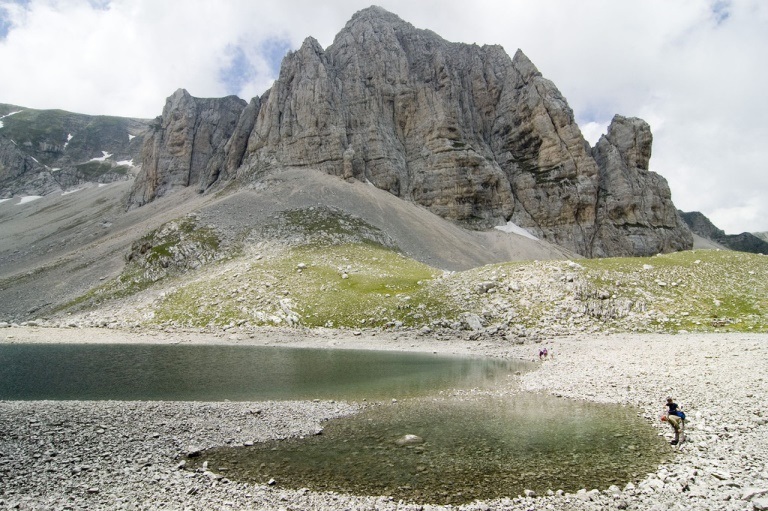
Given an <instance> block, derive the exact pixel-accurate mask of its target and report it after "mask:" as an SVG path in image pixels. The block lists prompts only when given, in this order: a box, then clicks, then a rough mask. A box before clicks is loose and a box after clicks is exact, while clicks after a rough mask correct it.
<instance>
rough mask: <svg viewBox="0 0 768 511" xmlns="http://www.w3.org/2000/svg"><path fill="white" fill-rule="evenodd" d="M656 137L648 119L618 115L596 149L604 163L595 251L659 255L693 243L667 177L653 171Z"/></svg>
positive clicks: (601, 173) (599, 254) (600, 160)
mask: <svg viewBox="0 0 768 511" xmlns="http://www.w3.org/2000/svg"><path fill="white" fill-rule="evenodd" d="M652 142H653V137H652V135H651V128H650V126H648V123H646V122H645V121H643V120H642V119H637V118H627V117H622V116H620V115H617V116H615V117H614V118H613V120H612V121H611V124H610V126H609V127H608V133H606V134H605V135H603V136H602V137H600V140H599V141H598V143H597V145H596V146H595V148H594V150H593V154H594V157H595V160H596V162H597V165H598V167H599V168H600V192H599V194H598V219H597V224H598V231H597V238H598V239H599V240H601V241H602V243H601V244H595V245H594V251H593V253H592V254H591V255H593V256H608V255H612V254H613V253H616V252H618V253H622V254H635V255H653V254H656V253H661V252H671V251H675V250H680V249H682V248H686V247H690V246H691V245H692V244H693V235H692V234H691V232H690V231H689V230H688V229H684V228H680V226H681V224H683V221H682V219H681V218H680V216H679V214H678V212H677V209H676V208H675V205H674V204H673V203H672V198H671V194H670V190H669V185H668V184H667V181H666V180H665V179H664V178H663V177H661V176H660V175H659V174H656V173H655V172H651V171H649V167H648V163H649V161H650V159H651V144H652Z"/></svg>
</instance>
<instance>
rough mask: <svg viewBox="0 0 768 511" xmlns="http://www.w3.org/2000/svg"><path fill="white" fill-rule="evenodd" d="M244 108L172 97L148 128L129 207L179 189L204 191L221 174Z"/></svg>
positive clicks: (181, 94) (179, 94) (231, 101)
mask: <svg viewBox="0 0 768 511" xmlns="http://www.w3.org/2000/svg"><path fill="white" fill-rule="evenodd" d="M245 107H246V102H245V101H243V100H242V99H239V98H237V97H235V96H227V97H225V98H220V99H219V98H215V99H201V98H193V97H192V96H190V95H189V93H188V92H187V91H185V90H183V89H179V90H177V91H176V92H175V93H173V95H171V97H169V98H168V101H167V102H166V104H165V108H164V109H163V115H161V116H160V117H158V118H157V119H156V120H155V123H153V124H151V125H150V129H151V131H150V133H149V134H148V135H147V139H146V142H145V143H144V148H143V150H142V155H141V160H142V171H141V173H140V174H139V175H138V176H137V178H136V183H135V184H134V187H133V189H132V190H131V194H130V197H129V198H128V206H129V207H134V206H141V205H143V204H146V203H147V202H150V201H152V200H154V199H155V198H156V197H161V196H163V195H165V194H167V193H169V192H171V191H173V190H174V189H177V188H180V187H187V186H196V187H198V188H200V189H201V190H205V189H206V188H208V187H209V186H210V185H211V184H212V183H213V182H215V181H216V180H217V179H218V177H219V175H220V173H221V167H222V165H223V162H224V160H225V158H224V147H225V145H226V144H227V142H228V141H229V139H230V137H231V136H232V134H233V133H234V131H235V127H236V126H237V124H238V119H239V118H240V114H241V113H242V112H243V110H244V109H245Z"/></svg>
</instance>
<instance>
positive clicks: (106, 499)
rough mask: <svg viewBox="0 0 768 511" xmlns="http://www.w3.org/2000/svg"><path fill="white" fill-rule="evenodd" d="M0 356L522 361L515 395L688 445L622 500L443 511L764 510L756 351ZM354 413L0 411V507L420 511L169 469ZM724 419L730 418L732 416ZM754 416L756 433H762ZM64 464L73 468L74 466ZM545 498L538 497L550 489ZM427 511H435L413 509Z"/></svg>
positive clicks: (549, 343)
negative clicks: (668, 413)
mask: <svg viewBox="0 0 768 511" xmlns="http://www.w3.org/2000/svg"><path fill="white" fill-rule="evenodd" d="M0 342H3V343H46V342H47V343H50V342H55V343H82V342H94V343H168V344H179V343H185V344H186V343H190V344H243V345H262V346H283V347H289V346H294V347H312V348H330V349H379V350H398V351H426V352H434V353H440V354H456V355H478V356H492V357H502V358H511V359H521V360H528V361H530V360H536V361H538V350H539V349H540V348H541V347H544V346H546V347H547V348H548V350H549V352H550V353H551V355H552V356H551V357H549V359H548V360H546V361H543V362H541V363H540V364H539V365H538V366H537V368H536V369H535V370H534V371H532V372H530V373H525V374H523V375H521V376H520V379H521V383H522V385H523V388H524V389H526V390H530V391H534V392H546V393H549V394H553V395H556V396H563V397H567V398H573V399H586V400H590V401H595V402H602V403H616V404H626V405H632V406H636V407H637V408H638V409H640V410H641V411H642V413H643V414H644V417H645V418H646V419H647V420H648V422H649V423H650V424H651V425H652V426H653V427H655V428H657V429H658V432H659V434H663V435H665V436H667V437H671V429H670V428H669V427H668V426H666V425H665V424H662V423H660V422H659V421H658V417H659V414H660V413H661V411H662V407H663V401H664V399H665V398H666V396H667V395H671V396H673V397H674V398H675V399H676V400H677V401H678V402H679V403H680V404H681V406H682V407H683V409H685V410H686V412H687V413H688V414H689V418H690V421H689V427H688V437H689V441H688V442H687V443H686V444H684V445H683V448H682V450H673V448H672V447H671V446H670V451H671V452H673V453H674V459H673V461H672V462H670V463H666V464H664V465H663V466H661V467H660V468H659V470H658V471H657V472H654V473H653V474H650V475H648V477H645V478H643V479H642V480H638V481H635V482H632V483H631V484H628V485H626V486H624V487H621V488H618V487H614V488H611V489H601V491H593V489H592V488H585V489H584V491H581V492H578V493H574V494H561V495H559V494H556V493H555V492H554V491H553V492H552V495H548V496H547V495H544V496H539V497H538V498H534V497H532V496H529V497H526V496H521V497H518V496H516V495H510V496H509V498H505V499H499V500H494V501H489V502H484V503H472V504H466V505H462V506H453V507H452V508H451V509H457V508H458V509H467V510H480V509H494V510H496V509H498V510H502V509H505V510H521V511H522V510H528V509H531V508H532V507H536V508H538V507H541V508H545V507H546V506H548V505H552V506H554V508H555V509H563V510H593V509H594V510H597V509H605V508H618V509H638V510H646V509H647V510H650V509H653V508H656V507H659V506H661V507H664V508H666V507H670V508H671V507H673V506H674V505H676V504H680V505H682V506H683V509H707V510H720V509H722V510H730V509H734V510H735V509H740V510H742V509H752V508H754V509H760V508H759V507H758V506H759V505H762V503H763V502H764V499H765V498H766V497H768V421H766V418H768V414H764V413H763V411H762V404H763V403H764V402H766V398H768V381H765V380H768V378H763V377H762V375H764V374H768V371H767V370H768V335H765V334H728V333H725V334H678V335H660V334H644V335H640V334H613V335H601V336H593V335H590V336H588V337H587V336H578V335H575V336H571V337H567V338H565V337H564V338H554V339H548V340H546V341H543V340H540V341H528V342H526V343H523V344H520V343H512V342H510V341H507V340H504V339H502V338H494V337H487V338H481V339H472V338H470V336H469V334H465V335H459V336H457V335H456V333H455V332H454V333H451V334H447V333H446V334H441V333H439V332H438V333H423V332H418V331H397V332H378V331H376V332H373V331H372V332H367V331H336V330H298V329H297V330H291V329H264V330H257V331H255V332H217V333H213V334H211V333H203V332H193V331H190V332H171V331H152V330H137V331H121V330H110V329H74V328H67V329H60V328H41V327H13V328H5V329H1V330H0ZM364 406H369V405H366V404H364V403H342V402H333V401H321V402H306V401H292V402H257V403H234V402H233V403H229V402H223V403H189V402H180V403H176V402H116V401H104V402H102V401H93V402H84V401H62V402H56V401H37V402H22V401H17V402H14V401H6V402H0V411H1V412H2V413H1V414H0V417H2V418H0V428H1V429H0V433H1V434H0V453H2V455H1V456H0V476H2V478H3V481H4V483H5V484H4V486H5V489H4V490H2V492H3V493H0V506H3V505H4V506H6V507H13V506H14V505H17V504H18V505H19V506H20V508H22V509H25V508H29V509H36V508H63V507H65V506H66V505H70V506H74V508H79V507H90V508H104V509H138V508H144V507H146V506H147V505H150V506H151V507H160V506H164V507H166V508H169V509H182V508H193V509H214V508H219V509H220V508H229V509H279V508H291V507H292V508H301V509H336V508H346V509H371V508H373V507H378V508H380V509H413V510H416V509H422V507H421V506H418V505H415V504H414V505H411V504H402V503H400V504H399V503H397V502H394V501H392V500H390V499H388V498H387V497H362V496H350V495H342V494H333V493H330V494H325V493H315V492H310V491H307V490H298V491H292V490H286V489H281V488H280V487H279V484H278V485H275V486H268V485H264V486H259V485H246V484H242V483H238V482H234V481H226V474H215V469H212V472H211V473H210V474H213V475H210V474H203V473H194V472H191V471H186V470H183V469H179V468H178V466H179V464H182V463H183V460H184V459H185V457H186V454H187V451H188V450H189V449H191V448H199V449H204V448H208V447H213V446H216V445H237V444H238V443H246V442H253V441H261V440H266V439H271V438H285V437H288V436H302V435H309V434H314V433H315V432H317V431H318V428H322V422H323V421H324V420H328V419H331V418H334V417H340V416H344V415H347V414H350V413H355V412H356V411H357V410H359V409H361V407H364ZM734 410H738V413H734ZM764 415H765V416H766V418H764ZM77 460H80V461H77ZM553 490H554V489H553ZM427 508H428V509H448V508H447V507H446V508H443V507H441V506H428V507H427Z"/></svg>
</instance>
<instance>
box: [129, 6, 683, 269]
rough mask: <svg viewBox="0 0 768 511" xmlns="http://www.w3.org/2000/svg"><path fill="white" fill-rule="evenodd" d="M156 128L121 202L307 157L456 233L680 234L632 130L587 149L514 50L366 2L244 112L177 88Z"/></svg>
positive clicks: (593, 241) (237, 105) (574, 239)
mask: <svg viewBox="0 0 768 511" xmlns="http://www.w3.org/2000/svg"><path fill="white" fill-rule="evenodd" d="M200 101H221V102H223V103H222V104H221V105H219V106H218V107H213V106H207V107H205V108H202V109H201V108H200V103H199V102H200ZM192 105H194V108H193V106H192ZM217 108H218V110H217ZM235 114H237V116H238V117H237V118H235V117H236V116H235ZM617 119H619V118H618V117H617ZM620 119H623V118H620ZM214 120H215V121H216V124H215V126H211V125H209V124H206V123H209V122H213V121H214ZM637 121H639V120H637ZM639 122H642V121H639ZM643 124H644V123H643ZM161 125H162V126H161V129H159V130H158V131H157V132H156V133H155V136H154V137H150V138H149V140H148V141H147V142H146V144H145V152H144V159H143V169H142V174H141V175H140V176H139V178H138V179H137V185H136V187H135V189H134V193H133V195H132V199H131V201H132V205H140V204H143V203H146V202H148V201H149V200H152V199H153V198H154V197H156V196H159V195H162V194H164V193H168V191H170V190H172V189H174V188H176V187H179V186H198V187H199V189H200V190H201V191H204V190H207V189H208V188H210V187H217V186H218V185H220V184H221V183H223V182H228V181H230V180H232V179H236V180H237V181H239V182H240V183H243V184H247V183H250V182H253V181H254V180H257V179H259V178H260V177H261V176H263V175H264V174H265V173H269V172H275V171H280V170H281V169H285V168H291V167H309V168H313V169H317V170H319V171H322V172H325V173H328V174H332V175H336V176H339V177H341V178H345V179H356V180H360V181H366V182H370V183H371V184H373V185H374V186H376V187H378V188H381V189H384V190H387V191H389V192H390V193H392V194H394V195H396V196H398V197H400V198H402V199H405V200H409V201H413V202H416V203H418V204H421V205H423V206H425V207H426V208H428V209H429V210H431V211H432V212H434V213H436V214H438V215H440V216H442V217H444V218H447V219H449V220H453V221H455V222H458V223H460V224H462V225H465V226H468V227H471V228H477V229H485V228H491V227H493V226H497V225H503V224H506V223H507V222H509V221H511V222H513V223H515V224H517V225H519V226H520V227H523V228H525V229H527V230H528V231H529V232H531V233H532V234H534V235H536V236H537V237H539V238H542V239H544V240H546V241H550V242H553V243H556V244H558V245H561V246H563V247H566V248H568V249H571V250H574V251H576V252H578V253H580V254H583V255H586V256H609V255H612V256H615V255H640V254H647V253H655V252H660V251H664V252H666V251H673V250H680V249H685V248H690V246H691V245H692V238H691V236H690V232H689V231H688V228H687V226H686V225H685V224H684V223H683V222H682V221H681V220H680V218H679V217H678V216H677V214H676V210H675V208H674V205H673V204H672V201H671V199H670V192H669V187H668V186H667V184H666V181H665V180H664V179H663V178H661V177H660V176H658V175H657V174H654V173H652V172H649V171H648V158H649V157H650V142H651V137H650V130H647V129H645V128H647V125H645V128H640V127H637V126H635V125H634V124H633V123H630V125H628V126H625V125H624V124H622V123H620V122H618V121H617V120H614V125H612V130H611V132H609V134H608V135H607V136H606V137H605V140H606V141H605V142H602V141H601V144H602V146H600V144H598V146H599V147H598V148H596V149H595V150H594V151H593V149H592V148H590V146H589V144H588V143H587V142H586V141H585V140H584V137H583V136H582V134H581V131H580V130H579V127H578V126H577V124H576V122H575V119H574V115H573V112H572V110H571V109H570V107H569V106H568V103H567V101H566V100H565V98H564V97H563V96H562V94H561V93H560V92H559V91H558V89H557V87H555V85H554V84H553V83H552V82H551V81H549V80H547V79H545V78H544V77H543V76H542V75H541V73H540V72H539V71H538V69H536V67H535V66H534V64H533V63H532V62H531V61H530V60H529V59H528V58H527V57H526V56H525V55H524V54H523V53H522V51H520V50H518V51H517V52H516V53H515V55H514V57H512V58H510V56H509V55H508V54H507V53H506V52H505V51H504V49H503V48H501V47H500V46H482V47H481V46H477V45H468V44H459V43H451V42H448V41H445V40H444V39H442V38H441V37H440V36H438V35H437V34H435V33H433V32H430V31H427V30H419V29H416V28H414V27H413V26H412V25H410V24H409V23H407V22H405V21H403V20H401V19H400V18H398V17H397V16H396V15H394V14H392V13H389V12H387V11H385V10H383V9H381V8H378V7H371V8H368V9H365V10H363V11H360V12H358V13H356V14H355V15H354V16H353V17H352V19H351V20H350V21H349V22H348V23H347V25H346V26H345V27H344V28H343V29H342V30H341V32H339V34H338V35H337V36H336V38H335V40H334V42H333V44H332V45H330V46H329V47H328V48H326V49H323V48H322V47H321V46H320V44H319V43H318V42H317V41H316V40H314V39H312V38H308V39H307V40H306V41H305V42H304V44H303V45H302V46H301V48H300V49H298V50H297V51H295V52H292V53H290V54H288V55H287V56H286V57H285V59H284V60H283V63H282V67H281V70H280V76H279V78H278V80H277V81H276V82H275V84H274V85H273V87H272V88H271V89H270V90H268V91H267V92H266V93H265V94H263V95H262V96H261V97H260V98H255V99H254V100H252V101H251V103H250V104H249V105H247V107H246V105H245V103H242V102H236V100H235V99H229V98H224V99H223V100H197V99H195V98H191V97H190V96H188V95H187V94H186V93H185V92H183V91H180V92H177V93H176V94H174V96H171V98H169V102H168V104H167V105H166V109H165V111H164V112H163V116H162V122H161ZM199 134H203V135H204V136H203V137H202V140H203V142H202V144H203V145H204V146H205V147H198V144H200V142H198V138H199ZM634 134H636V135H638V136H640V137H641V138H638V139H634V138H632V137H631V136H630V135H634ZM627 137H629V138H627ZM643 137H644V138H643ZM625 139H626V140H625ZM206 158H207V160H206ZM670 212H671V213H670Z"/></svg>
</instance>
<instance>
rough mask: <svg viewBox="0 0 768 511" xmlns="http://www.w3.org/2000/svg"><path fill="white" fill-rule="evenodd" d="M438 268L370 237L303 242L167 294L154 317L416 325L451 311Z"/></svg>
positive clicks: (190, 322) (199, 321) (187, 322)
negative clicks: (371, 241)
mask: <svg viewBox="0 0 768 511" xmlns="http://www.w3.org/2000/svg"><path fill="white" fill-rule="evenodd" d="M439 273H440V272H439V271H437V270H435V269H433V268H430V267H429V266H426V265H424V264H421V263H419V262H417V261H414V260H412V259H409V258H407V257H404V256H402V255H400V254H398V253H397V252H394V251H392V250H388V249H385V248H383V247H381V246H377V245H373V244H364V243H358V244H346V245H337V246H322V247H320V246H303V247H299V248H294V249H290V250H287V251H286V252H284V253H283V254H282V255H281V256H280V257H273V258H268V259H263V260H260V261H255V262H252V263H250V264H249V266H248V268H247V270H245V271H242V272H240V271H238V272H235V273H226V272H225V273H224V274H223V275H217V276H216V277H214V278H210V279H202V280H199V281H197V282H195V283H193V284H190V285H187V286H184V287H183V288H181V289H179V290H177V291H175V292H174V293H171V294H170V295H169V296H168V297H166V299H165V300H163V302H162V303H161V304H160V305H159V307H158V308H157V309H156V313H155V321H156V322H160V323H163V322H172V323H175V324H179V325H184V326H207V325H218V326H222V325H224V326H226V325H230V324H243V323H248V324H250V325H264V324H295V325H302V326H308V327H316V326H324V327H337V328H338V327H348V328H357V327H375V326H378V327H386V326H388V325H395V324H402V325H410V326H413V325H420V324H427V323H429V322H430V321H431V320H435V319H444V318H455V317H456V316H457V315H458V314H459V310H458V309H457V308H455V307H453V306H452V302H451V300H450V299H448V297H447V294H446V292H445V290H444V289H442V288H441V286H440V284H439V282H436V281H435V277H436V276H437V274H439Z"/></svg>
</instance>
